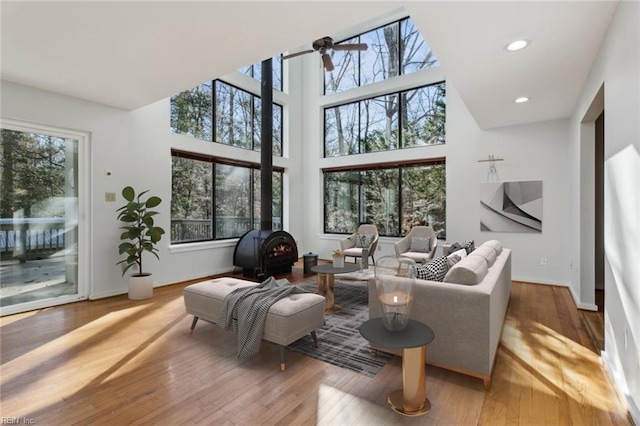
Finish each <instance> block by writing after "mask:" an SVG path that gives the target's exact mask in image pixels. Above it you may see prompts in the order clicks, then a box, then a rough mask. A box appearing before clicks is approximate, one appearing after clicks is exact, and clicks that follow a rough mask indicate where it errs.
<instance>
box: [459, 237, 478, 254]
mask: <svg viewBox="0 0 640 426" xmlns="http://www.w3.org/2000/svg"><path fill="white" fill-rule="evenodd" d="M462 247H463V248H464V249H465V250H466V251H467V254H469V253H471V252H472V251H474V250H475V249H476V246H475V243H474V242H473V240H471V241H465V242H463V243H462Z"/></svg>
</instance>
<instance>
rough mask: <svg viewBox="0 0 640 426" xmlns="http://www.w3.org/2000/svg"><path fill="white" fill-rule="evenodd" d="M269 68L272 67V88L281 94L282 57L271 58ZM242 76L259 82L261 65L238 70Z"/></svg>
mask: <svg viewBox="0 0 640 426" xmlns="http://www.w3.org/2000/svg"><path fill="white" fill-rule="evenodd" d="M271 66H272V67H273V88H274V89H276V90H279V91H281V92H282V55H276V56H274V57H273V58H271ZM238 71H239V72H241V73H242V74H246V75H248V76H249V77H253V78H255V79H256V80H258V81H260V80H261V79H262V63H261V62H258V63H257V64H253V65H249V66H247V67H242V68H240V69H239V70H238Z"/></svg>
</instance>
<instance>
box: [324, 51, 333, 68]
mask: <svg viewBox="0 0 640 426" xmlns="http://www.w3.org/2000/svg"><path fill="white" fill-rule="evenodd" d="M322 63H323V64H324V69H326V70H327V71H333V62H332V61H331V56H329V54H328V53H325V54H324V55H322Z"/></svg>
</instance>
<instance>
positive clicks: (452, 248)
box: [445, 243, 462, 254]
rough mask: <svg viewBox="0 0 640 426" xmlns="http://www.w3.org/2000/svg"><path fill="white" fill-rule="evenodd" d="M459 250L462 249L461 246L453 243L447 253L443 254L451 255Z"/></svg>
mask: <svg viewBox="0 0 640 426" xmlns="http://www.w3.org/2000/svg"><path fill="white" fill-rule="evenodd" d="M461 248H462V246H461V245H460V244H458V243H453V244H451V246H450V247H449V250H448V252H447V253H445V254H451V253H454V252H456V251H458V250H460V249H461Z"/></svg>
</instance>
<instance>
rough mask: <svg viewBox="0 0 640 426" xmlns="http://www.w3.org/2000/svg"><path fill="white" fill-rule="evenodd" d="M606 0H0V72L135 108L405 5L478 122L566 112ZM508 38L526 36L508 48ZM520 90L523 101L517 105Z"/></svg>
mask: <svg viewBox="0 0 640 426" xmlns="http://www.w3.org/2000/svg"><path fill="white" fill-rule="evenodd" d="M616 5H617V2H616V1H601V2H598V1H558V2H554V1H545V2H521V1H512V2H506V1H495V2H488V1H469V2H457V1H452V2H434V1H424V2H421V1H388V2H378V1H353V2H348V1H347V2H344V1H340V2H332V1H324V2H317V1H297V2H249V1H234V2H222V1H209V2H206V1H199V2H186V1H174V2H169V1H158V2H152V1H138V2H108V1H102V2H101V1H86V2H58V1H42V2H26V1H25V2H13V1H11V2H8V1H2V3H1V10H0V13H1V20H2V21H1V22H2V27H1V36H2V51H1V52H2V62H1V64H0V66H1V71H2V79H3V80H8V81H12V82H16V83H20V84H24V85H28V86H32V87H36V88H39V89H43V90H47V91H52V92H57V93H61V94H65V95H69V96H73V97H77V98H81V99H86V100H90V101H93V102H98V103H101V104H105V105H110V106H114V107H118V108H123V109H135V108H138V107H141V106H144V105H147V104H149V103H152V102H155V101H158V100H160V99H163V98H166V97H168V96H171V95H173V94H174V93H177V92H180V91H182V90H185V89H188V88H190V87H194V86H195V85H197V84H200V83H202V82H203V81H206V80H208V79H212V78H216V77H219V76H223V75H225V74H228V73H230V72H232V71H234V70H236V69H238V68H240V67H242V66H245V65H248V64H252V63H256V62H259V61H260V60H262V59H264V58H268V57H271V56H273V55H275V54H278V53H281V52H286V51H296V50H298V49H301V48H303V47H309V44H310V41H311V40H315V39H318V38H320V37H323V36H325V35H333V36H339V35H342V36H346V35H350V34H354V33H356V32H360V31H363V30H365V29H367V28H366V27H367V25H368V24H370V23H372V22H380V21H381V20H384V17H387V16H389V17H391V16H393V17H397V16H403V15H409V16H411V18H412V19H413V20H414V22H415V24H416V25H417V27H418V28H419V29H420V31H421V33H422V35H423V36H424V37H425V39H426V40H427V41H428V43H429V44H430V45H431V47H432V49H433V51H434V53H435V54H436V56H437V57H438V59H439V60H440V63H441V64H442V66H443V69H444V70H445V72H446V75H447V78H448V79H449V80H450V81H451V82H452V84H453V85H454V86H455V87H456V89H457V90H458V92H459V93H460V96H461V97H462V99H463V101H464V102H465V104H466V105H467V107H468V108H469V110H470V111H471V114H472V115H473V116H474V118H475V119H476V121H477V122H478V124H479V125H480V127H482V128H492V127H499V126H508V125H514V124H523V123H529V122H536V121H543V120H553V119H559V118H565V117H569V116H570V115H571V113H572V112H573V108H574V105H575V103H576V101H577V98H578V96H579V94H580V91H581V89H582V85H583V84H584V82H585V80H586V77H587V75H588V72H589V69H590V67H591V64H592V62H593V60H594V57H595V54H596V52H597V50H598V47H599V46H600V43H601V41H602V38H603V37H604V34H605V33H606V30H607V28H608V26H609V23H610V21H611V17H612V15H613V12H614V11H615V8H616ZM517 38H526V39H528V40H530V41H531V44H530V46H529V47H527V48H526V49H524V50H522V51H519V52H513V53H512V52H507V51H506V50H505V49H504V46H505V45H506V44H507V43H508V42H510V41H512V40H514V39H517ZM318 61H320V59H319V58H318ZM319 66H320V63H319ZM519 96H527V97H529V98H530V99H531V100H530V101H529V102H527V103H525V104H515V103H514V102H513V100H514V99H515V98H516V97H519Z"/></svg>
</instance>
